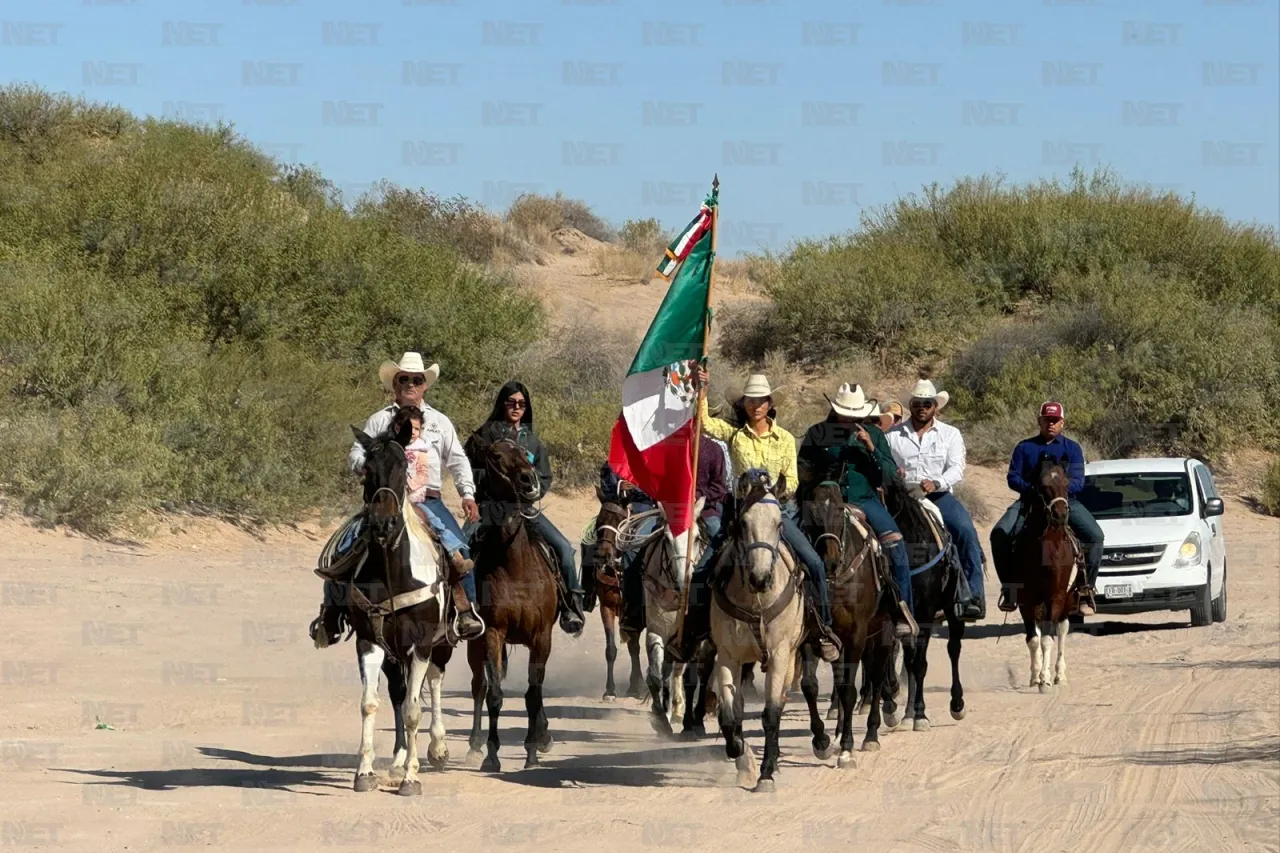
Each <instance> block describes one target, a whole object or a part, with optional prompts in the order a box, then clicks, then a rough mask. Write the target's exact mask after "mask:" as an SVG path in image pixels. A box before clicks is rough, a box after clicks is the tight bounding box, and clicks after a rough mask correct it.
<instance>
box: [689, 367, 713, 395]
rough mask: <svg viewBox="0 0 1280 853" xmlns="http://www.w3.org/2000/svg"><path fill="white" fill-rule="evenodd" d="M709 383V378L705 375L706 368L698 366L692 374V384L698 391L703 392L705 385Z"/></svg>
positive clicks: (705, 388)
mask: <svg viewBox="0 0 1280 853" xmlns="http://www.w3.org/2000/svg"><path fill="white" fill-rule="evenodd" d="M710 381H711V377H710V376H708V375H707V368H706V367H705V366H703V365H701V364H700V365H698V369H697V370H695V371H694V372H693V382H694V385H695V387H696V388H697V389H698V391H699V392H705V391H706V390H707V383H709V382H710Z"/></svg>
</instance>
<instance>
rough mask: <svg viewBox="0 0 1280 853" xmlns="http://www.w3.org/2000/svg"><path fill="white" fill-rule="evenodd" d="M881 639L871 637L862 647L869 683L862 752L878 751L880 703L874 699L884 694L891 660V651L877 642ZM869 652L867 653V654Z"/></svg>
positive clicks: (864, 667)
mask: <svg viewBox="0 0 1280 853" xmlns="http://www.w3.org/2000/svg"><path fill="white" fill-rule="evenodd" d="M882 639H883V638H882V637H871V638H870V641H869V642H870V645H869V646H868V645H864V646H863V653H864V654H865V655H866V658H865V663H864V664H863V670H864V671H865V672H866V675H867V678H868V679H869V680H870V682H871V701H870V702H869V703H868V704H869V705H870V708H869V709H868V711H867V733H866V734H865V735H864V736H863V738H862V750H863V752H876V751H877V750H879V749H880V703H879V702H877V701H876V697H878V696H880V695H881V694H882V693H883V692H884V680H885V676H886V672H887V670H888V668H889V664H890V662H891V661H892V660H893V649H892V647H890V648H887V649H886V648H885V646H884V645H883V643H881V642H879V640H882ZM868 652H869V653H868Z"/></svg>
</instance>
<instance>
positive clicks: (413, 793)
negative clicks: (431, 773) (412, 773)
mask: <svg viewBox="0 0 1280 853" xmlns="http://www.w3.org/2000/svg"><path fill="white" fill-rule="evenodd" d="M396 793H397V794H399V795H400V796H402V797H421V796H422V783H421V782H419V781H418V780H417V779H414V780H413V781H412V782H410V781H409V780H407V779H406V780H405V781H403V782H401V783H400V787H399V788H398V789H396Z"/></svg>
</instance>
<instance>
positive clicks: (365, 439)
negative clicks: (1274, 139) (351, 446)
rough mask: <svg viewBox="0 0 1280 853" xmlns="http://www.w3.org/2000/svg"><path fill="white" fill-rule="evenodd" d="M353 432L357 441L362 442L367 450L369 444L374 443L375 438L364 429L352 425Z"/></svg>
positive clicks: (362, 445)
mask: <svg viewBox="0 0 1280 853" xmlns="http://www.w3.org/2000/svg"><path fill="white" fill-rule="evenodd" d="M348 426H351V425H350V424H348ZM351 432H352V433H353V434H354V435H355V437H356V441H357V442H359V443H360V446H361V447H363V448H364V449H365V450H368V449H369V445H370V444H372V443H373V438H372V437H371V436H370V435H369V434H368V433H367V432H365V431H364V430H362V429H360V428H359V427H357V426H351Z"/></svg>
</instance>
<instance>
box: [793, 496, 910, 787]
mask: <svg viewBox="0 0 1280 853" xmlns="http://www.w3.org/2000/svg"><path fill="white" fill-rule="evenodd" d="M806 503H807V504H808V505H807V507H806V509H807V510H808V512H807V515H808V518H806V519H805V520H806V522H808V523H807V524H806V526H807V527H808V528H809V529H810V530H812V531H813V532H815V533H817V536H816V537H814V547H815V549H816V550H817V552H818V554H819V555H820V556H821V557H822V560H823V562H824V563H825V564H826V569H827V583H828V584H829V585H830V588H831V623H832V624H831V627H832V628H833V629H834V630H835V633H836V635H837V636H838V637H839V638H840V642H841V644H842V646H843V650H842V651H841V654H840V659H839V660H838V661H836V662H835V663H834V664H833V665H832V674H833V675H834V682H835V687H834V688H833V690H832V698H833V699H835V700H836V701H837V702H838V706H837V707H838V714H837V718H836V729H837V731H838V732H839V734H840V757H839V758H838V759H837V766H838V767H852V766H853V764H854V758H853V714H854V713H855V711H856V710H857V709H856V708H855V707H854V701H855V699H857V698H858V692H859V691H858V689H857V685H856V684H855V683H854V677H855V675H856V674H857V671H858V665H859V663H861V664H862V665H863V668H864V672H863V676H864V689H865V690H866V693H867V697H864V698H868V697H876V698H877V699H878V698H879V697H880V695H881V693H882V692H883V687H884V681H885V679H886V677H887V675H888V667H889V664H890V661H891V659H892V651H893V632H892V627H893V626H892V622H891V621H890V619H889V616H888V609H887V608H888V606H891V604H890V605H886V606H885V607H882V606H881V604H882V603H883V602H884V600H885V596H884V595H882V594H881V591H882V588H883V587H884V586H885V584H882V582H881V578H882V577H884V576H885V575H886V572H885V571H884V568H885V567H884V565H883V560H884V557H883V555H882V554H881V552H880V549H879V547H878V540H877V539H876V537H875V535H874V534H873V533H872V532H871V527H870V525H868V524H867V522H866V518H865V517H864V516H863V515H862V513H861V511H860V510H858V509H857V508H856V507H852V506H849V505H847V504H845V502H844V496H843V495H842V494H841V492H840V486H839V484H837V483H833V482H825V483H821V484H819V485H818V486H817V487H815V488H814V490H813V495H812V497H811V498H810V500H809V501H807V502H806ZM816 669H817V659H816V658H815V656H814V655H813V654H812V649H808V650H806V653H805V660H804V669H803V676H802V682H801V690H802V691H803V693H804V698H805V701H806V702H807V703H808V705H809V722H810V728H811V729H812V730H813V731H814V734H815V737H817V736H818V735H820V734H821V733H822V729H823V724H822V718H821V716H820V714H819V712H818V679H817V673H816ZM870 704H871V708H870V713H869V714H868V715H867V733H866V736H865V737H864V738H863V741H862V748H863V750H865V751H873V750H877V749H879V748H880V738H879V732H880V722H881V720H880V707H881V703H880V702H879V701H875V700H873V701H871V703H870Z"/></svg>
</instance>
